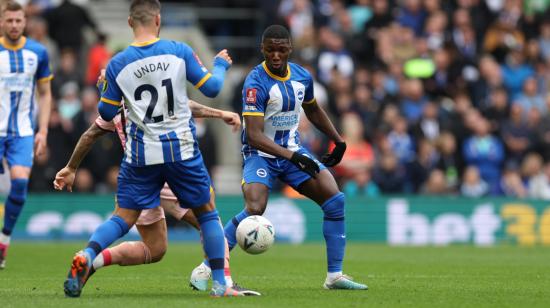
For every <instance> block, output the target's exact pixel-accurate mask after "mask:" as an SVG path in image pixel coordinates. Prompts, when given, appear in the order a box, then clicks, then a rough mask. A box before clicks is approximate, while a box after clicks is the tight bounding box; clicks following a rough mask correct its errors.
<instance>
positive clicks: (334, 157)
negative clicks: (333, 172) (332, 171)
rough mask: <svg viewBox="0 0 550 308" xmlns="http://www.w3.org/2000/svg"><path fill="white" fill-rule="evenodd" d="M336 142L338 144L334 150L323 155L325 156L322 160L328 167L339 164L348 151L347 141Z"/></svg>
mask: <svg viewBox="0 0 550 308" xmlns="http://www.w3.org/2000/svg"><path fill="white" fill-rule="evenodd" d="M335 144H336V146H335V147H334V149H332V152H331V153H327V154H325V155H323V158H321V162H322V163H323V164H324V165H325V166H327V167H334V166H336V165H338V163H340V161H341V160H342V157H344V153H345V152H346V143H345V142H336V143H335Z"/></svg>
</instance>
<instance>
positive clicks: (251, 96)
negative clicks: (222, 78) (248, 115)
mask: <svg viewBox="0 0 550 308" xmlns="http://www.w3.org/2000/svg"><path fill="white" fill-rule="evenodd" d="M246 103H247V104H256V89H253V88H248V89H246Z"/></svg>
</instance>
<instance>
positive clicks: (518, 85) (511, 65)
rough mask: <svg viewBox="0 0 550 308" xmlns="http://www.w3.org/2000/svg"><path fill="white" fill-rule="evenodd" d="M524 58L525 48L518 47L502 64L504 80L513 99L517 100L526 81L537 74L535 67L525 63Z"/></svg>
mask: <svg viewBox="0 0 550 308" xmlns="http://www.w3.org/2000/svg"><path fill="white" fill-rule="evenodd" d="M524 60H525V59H524V57H523V50H522V49H521V47H516V48H515V49H513V50H512V51H511V52H510V54H509V55H508V56H507V57H506V63H505V64H504V65H503V66H502V81H503V83H504V87H506V90H508V95H509V96H510V98H511V99H512V100H516V98H517V97H518V95H519V94H520V93H521V90H522V87H523V84H524V83H525V81H526V80H527V79H528V78H529V77H532V76H533V75H534V74H535V72H534V70H533V68H532V67H531V66H529V65H527V64H525V62H524Z"/></svg>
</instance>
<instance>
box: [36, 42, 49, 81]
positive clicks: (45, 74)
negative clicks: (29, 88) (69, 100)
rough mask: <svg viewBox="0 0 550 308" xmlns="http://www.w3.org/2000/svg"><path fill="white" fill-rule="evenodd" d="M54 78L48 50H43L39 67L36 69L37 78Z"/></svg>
mask: <svg viewBox="0 0 550 308" xmlns="http://www.w3.org/2000/svg"><path fill="white" fill-rule="evenodd" d="M52 79H53V74H52V71H51V69H50V60H49V57H48V51H47V50H46V49H44V50H42V52H41V54H40V57H39V60H38V69H37V70H36V80H37V81H38V82H43V81H50V80H52Z"/></svg>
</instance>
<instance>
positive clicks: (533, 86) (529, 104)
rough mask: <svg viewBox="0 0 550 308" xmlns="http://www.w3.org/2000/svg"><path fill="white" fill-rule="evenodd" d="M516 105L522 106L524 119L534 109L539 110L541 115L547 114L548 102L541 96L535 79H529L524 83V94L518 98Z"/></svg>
mask: <svg viewBox="0 0 550 308" xmlns="http://www.w3.org/2000/svg"><path fill="white" fill-rule="evenodd" d="M514 104H518V105H520V106H521V108H522V109H523V112H524V117H527V114H528V113H529V111H530V110H531V109H532V108H536V109H538V110H539V111H540V112H541V113H546V102H545V100H544V97H543V96H542V95H540V94H539V91H538V84H537V80H536V79H535V77H529V78H527V79H526V80H525V82H524V83H523V92H522V93H521V94H520V95H519V96H518V97H517V98H516V100H515V101H514Z"/></svg>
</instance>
